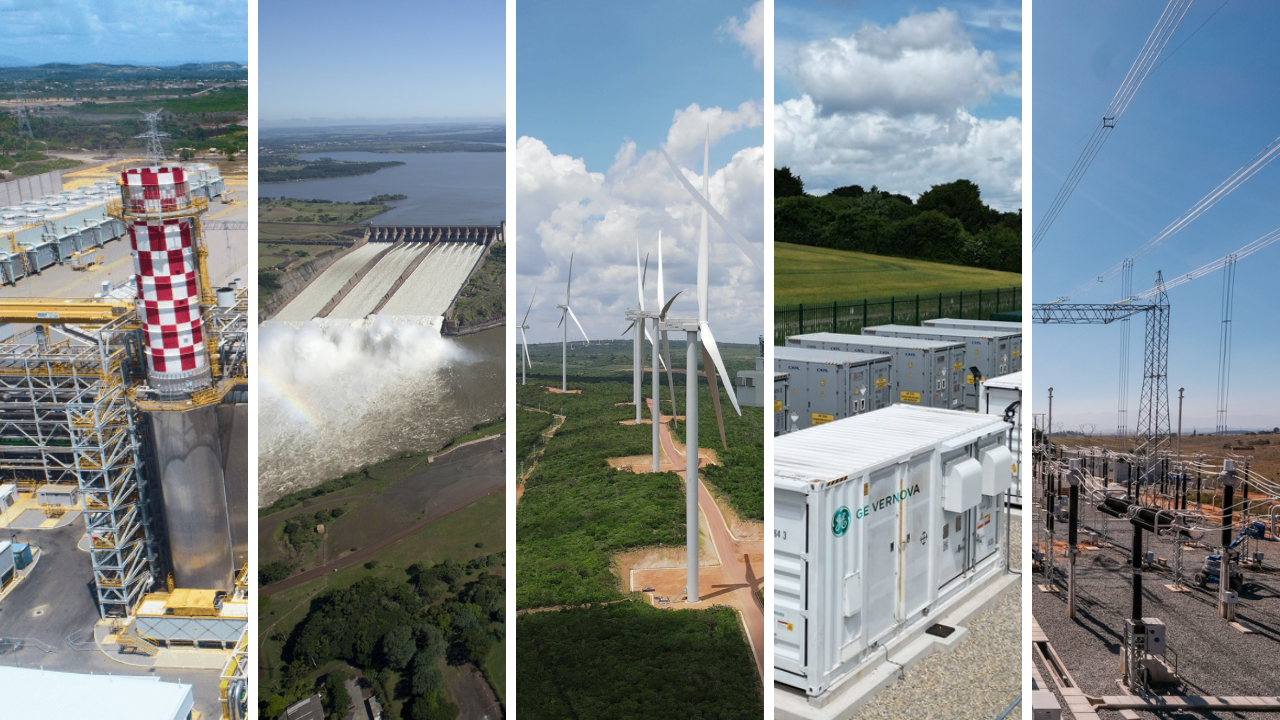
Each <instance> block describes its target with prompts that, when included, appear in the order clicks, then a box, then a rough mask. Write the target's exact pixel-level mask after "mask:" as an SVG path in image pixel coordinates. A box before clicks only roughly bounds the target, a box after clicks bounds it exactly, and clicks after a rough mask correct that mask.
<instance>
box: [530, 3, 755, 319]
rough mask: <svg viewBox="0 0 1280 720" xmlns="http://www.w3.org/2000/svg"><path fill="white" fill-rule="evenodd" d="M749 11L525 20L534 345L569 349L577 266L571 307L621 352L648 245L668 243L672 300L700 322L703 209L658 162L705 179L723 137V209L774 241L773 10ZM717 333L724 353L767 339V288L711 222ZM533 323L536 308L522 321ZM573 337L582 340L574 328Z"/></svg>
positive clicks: (562, 7)
mask: <svg viewBox="0 0 1280 720" xmlns="http://www.w3.org/2000/svg"><path fill="white" fill-rule="evenodd" d="M761 7H762V6H761V5H760V3H758V2H753V1H752V0H734V1H732V2H729V1H725V0H713V1H708V2H698V3H683V2H673V1H671V0H651V1H649V2H644V3H642V4H639V5H637V4H635V3H631V4H620V3H598V2H589V1H587V0H576V1H570V0H553V1H552V2H540V3H532V2H522V3H519V4H518V6H517V13H518V17H517V26H516V27H517V40H516V43H517V45H516V47H517V53H518V56H517V58H516V87H517V97H516V109H517V116H516V134H517V136H519V137H520V141H519V142H520V144H519V147H518V148H517V160H516V164H517V172H516V177H517V179H516V187H517V218H516V223H517V228H516V238H517V244H516V249H517V253H518V266H519V275H518V277H517V295H518V297H519V298H520V300H519V301H518V304H520V305H521V308H523V307H524V306H525V305H526V304H527V302H528V298H529V297H530V296H531V295H532V293H533V289H534V287H537V288H539V290H538V300H537V304H535V306H534V308H533V312H532V314H531V315H530V316H529V324H530V326H531V328H530V330H529V333H528V334H529V339H530V341H531V342H547V341H551V340H558V339H559V338H560V332H559V331H558V330H557V329H556V328H555V325H556V322H557V321H558V320H559V311H557V310H556V309H555V304H556V302H562V301H563V297H564V281H565V275H566V270H567V266H568V261H569V256H570V254H571V253H572V254H573V257H574V265H573V270H574V281H573V301H572V306H573V309H574V312H575V313H576V314H577V316H578V318H579V319H580V320H581V321H582V324H583V325H584V326H585V327H586V330H587V333H588V336H589V337H591V338H593V339H599V338H616V337H618V334H619V333H620V332H621V331H622V329H623V328H624V327H625V326H626V324H627V321H626V320H625V319H624V318H623V312H624V311H625V310H626V309H627V308H630V307H634V306H635V305H636V304H637V301H636V290H635V288H636V270H635V252H636V251H635V243H636V242H637V241H640V242H641V243H642V244H643V247H642V249H641V253H642V255H643V254H651V255H652V256H653V260H652V262H651V264H650V274H649V284H648V287H647V292H646V298H647V300H646V302H647V303H648V304H647V306H651V305H652V304H653V303H655V302H656V296H655V286H654V271H655V270H656V262H657V241H658V233H659V232H662V233H663V238H664V244H663V248H664V249H663V258H664V262H665V270H666V272H665V278H666V288H667V295H668V296H670V295H672V294H674V293H675V292H676V291H677V290H686V291H687V292H686V293H685V295H683V296H682V297H681V299H680V300H677V302H676V305H675V306H673V307H674V308H675V310H674V312H676V313H678V314H680V315H681V316H692V315H694V314H696V309H695V305H694V298H695V295H694V288H695V286H696V283H695V274H696V273H695V268H696V257H695V255H696V243H697V234H698V224H699V218H700V211H699V210H697V209H696V206H695V205H694V203H693V201H692V199H691V198H690V196H689V195H688V193H687V192H686V191H685V190H684V188H683V187H681V185H680V183H679V181H678V180H677V179H676V177H675V176H674V174H673V173H672V171H671V169H670V168H669V167H668V166H667V164H666V161H665V160H663V159H662V156H661V155H660V154H659V148H663V147H665V148H666V149H667V150H668V151H669V152H670V153H671V155H672V156H673V157H674V159H675V160H676V162H677V163H678V164H679V165H680V166H681V167H682V168H685V169H687V170H688V171H689V172H688V173H686V176H687V177H688V176H690V175H691V174H692V173H694V172H698V173H700V172H701V169H702V145H703V137H704V134H705V133H706V131H707V129H708V128H710V133H711V160H710V175H711V197H710V200H711V203H712V204H713V205H714V206H715V207H716V208H717V209H718V210H719V211H720V212H721V213H722V214H723V215H725V216H726V217H727V218H729V220H730V222H732V223H733V225H734V227H735V228H737V230H738V231H739V232H740V233H741V234H742V235H743V236H745V237H746V238H747V240H748V241H749V242H751V243H753V244H755V245H756V247H757V248H760V247H762V245H763V242H764V177H765V170H766V168H765V166H764V152H763V142H764V130H763V116H764V107H763V96H764V76H763V74H762V70H761V67H760V61H759V60H760V57H759V56H760V54H761V53H762V52H763V34H762V28H763V23H762V15H761V13H762V9H761ZM709 237H710V240H711V264H710V283H709V286H710V287H711V288H712V291H711V309H710V319H711V322H712V327H713V328H715V334H716V338H717V339H718V340H720V341H721V342H752V343H754V342H755V341H756V339H757V337H758V336H759V335H760V334H761V333H762V332H763V323H764V313H763V306H764V295H763V293H764V277H763V275H762V274H761V273H760V271H758V270H756V268H754V267H753V266H752V265H751V263H750V262H749V261H748V260H747V257H746V255H745V254H744V253H743V252H742V251H741V250H739V249H738V248H737V246H736V245H734V244H733V243H732V242H731V241H730V240H729V239H728V238H727V236H726V235H725V234H724V233H723V232H721V231H720V230H719V229H718V228H717V227H716V226H715V225H714V224H713V225H712V229H711V232H710V235H709ZM521 313H523V309H522V310H521ZM575 334H576V330H575Z"/></svg>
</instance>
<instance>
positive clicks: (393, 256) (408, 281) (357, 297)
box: [275, 223, 506, 323]
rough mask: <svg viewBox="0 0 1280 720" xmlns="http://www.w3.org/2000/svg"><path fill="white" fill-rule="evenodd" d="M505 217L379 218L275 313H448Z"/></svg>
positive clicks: (291, 317)
mask: <svg viewBox="0 0 1280 720" xmlns="http://www.w3.org/2000/svg"><path fill="white" fill-rule="evenodd" d="M505 229H506V228H505V223H504V224H502V225H492V226H418V225H413V226H378V225H370V226H368V227H367V228H366V231H365V235H364V237H362V238H361V239H360V240H359V241H358V242H357V243H356V244H355V245H353V246H352V247H351V248H349V249H348V250H347V251H346V252H345V253H344V254H342V255H341V256H340V257H338V258H337V259H336V260H334V261H333V262H332V263H331V264H330V265H329V266H328V267H327V268H325V269H324V270H323V271H322V272H320V273H319V274H318V275H316V276H315V277H313V278H312V279H311V281H310V282H309V283H307V285H306V286H305V287H303V288H302V289H301V290H300V291H299V292H298V293H297V295H295V296H294V297H293V299H292V300H290V301H289V302H288V304H286V305H285V306H284V307H283V308H281V310H280V311H279V312H278V313H277V314H276V316H275V319H276V320H280V321H284V322H296V323H301V322H305V321H307V320H311V319H314V318H334V319H346V320H361V319H363V318H366V317H368V316H370V315H392V316H406V317H433V316H440V315H444V314H445V312H446V311H448V309H449V307H450V305H452V304H453V301H454V298H456V297H457V295H458V292H459V291H461V290H462V288H463V287H464V286H465V285H466V283H467V279H468V278H470V277H471V273H472V272H473V271H474V270H475V269H476V268H477V267H478V266H479V265H480V261H481V260H482V259H483V258H484V256H485V255H486V254H487V253H488V251H489V248H490V247H492V245H493V243H495V242H503V241H504V238H505Z"/></svg>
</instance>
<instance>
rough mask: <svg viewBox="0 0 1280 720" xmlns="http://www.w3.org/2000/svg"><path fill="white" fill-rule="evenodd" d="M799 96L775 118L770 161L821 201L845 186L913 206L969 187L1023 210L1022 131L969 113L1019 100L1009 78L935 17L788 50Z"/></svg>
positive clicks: (954, 19)
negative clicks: (890, 195)
mask: <svg viewBox="0 0 1280 720" xmlns="http://www.w3.org/2000/svg"><path fill="white" fill-rule="evenodd" d="M790 73H791V76H792V79H793V81H794V83H795V85H796V87H797V88H798V89H799V90H801V92H802V94H801V96H800V97H798V98H793V99H790V100H786V101H784V102H782V103H781V104H779V105H778V106H776V107H775V110H774V143H775V156H776V163H777V165H778V166H779V167H782V166H787V167H790V168H791V169H792V171H794V172H796V173H797V174H798V175H800V176H801V177H802V178H803V179H804V181H805V189H806V190H807V191H808V192H811V193H815V194H822V193H825V192H827V191H830V190H832V189H834V188H836V187H841V186H844V185H851V184H854V183H857V184H861V185H864V186H868V185H871V184H875V185H878V186H879V187H880V188H881V189H884V190H890V191H893V192H901V193H905V194H908V195H913V196H918V195H919V194H920V193H922V192H924V191H925V190H928V189H929V187H930V186H931V185H935V184H938V183H943V182H950V181H952V180H955V179H957V178H966V179H969V180H972V181H974V182H976V183H978V185H979V187H981V188H982V191H983V197H984V199H985V200H986V201H987V202H988V203H989V204H991V205H993V206H994V207H997V208H1000V209H1002V210H1014V209H1017V208H1018V207H1021V204H1022V121H1021V120H1020V119H1019V118H1018V117H1007V118H981V117H977V116H976V115H975V114H974V113H973V112H972V108H974V107H976V106H979V105H982V104H985V103H987V102H989V101H990V100H991V98H992V97H993V96H995V95H1007V96H1017V95H1018V94H1019V93H1020V85H1021V81H1020V80H1019V75H1018V73H1017V72H1009V73H1002V72H1001V70H1000V64H999V61H998V59H997V57H996V55H995V54H994V53H992V52H990V51H983V50H979V49H978V48H977V47H976V46H975V45H974V44H973V41H972V40H971V39H970V38H969V37H968V36H967V35H966V34H965V32H964V29H963V26H962V24H961V21H960V19H959V17H958V16H957V15H956V14H955V13H954V12H952V11H950V10H946V9H942V10H938V11H936V12H932V13H926V14H920V15H909V16H907V17H904V18H902V19H901V20H899V21H898V22H897V23H895V24H892V25H888V26H884V27H881V26H876V25H873V24H869V23H868V24H864V25H863V26H862V27H861V28H859V29H858V30H857V31H856V32H854V33H853V34H852V35H849V36H842V37H834V38H827V39H820V40H814V41H810V42H807V43H804V44H801V45H799V46H798V47H797V49H796V50H795V53H794V57H793V60H792V62H791V69H790Z"/></svg>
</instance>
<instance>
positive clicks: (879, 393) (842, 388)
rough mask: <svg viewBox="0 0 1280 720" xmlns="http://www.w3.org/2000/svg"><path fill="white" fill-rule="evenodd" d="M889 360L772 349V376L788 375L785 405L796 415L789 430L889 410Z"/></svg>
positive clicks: (862, 354)
mask: <svg viewBox="0 0 1280 720" xmlns="http://www.w3.org/2000/svg"><path fill="white" fill-rule="evenodd" d="M890 360H891V358H890V357H889V356H888V355H880V354H872V353H842V352H832V351H829V350H809V349H807V348H792V347H777V348H774V352H773V369H774V372H780V373H786V374H787V375H789V376H790V380H789V388H788V392H787V400H788V401H787V402H786V403H784V404H785V405H786V406H787V410H788V411H789V412H793V413H796V414H798V415H799V416H800V417H799V420H797V422H796V424H795V427H794V428H788V429H789V430H803V429H805V428H807V427H812V426H814V425H822V424H823V423H829V422H832V421H834V420H839V419H841V418H847V417H851V416H853V415H858V414H860V413H865V412H870V411H872V410H878V409H880V408H883V407H888V406H889V404H890V403H891V402H892V400H891V399H890V394H891V393H892V391H893V388H892V387H891V382H890V378H889V376H890V373H891V372H892V367H891V364H890Z"/></svg>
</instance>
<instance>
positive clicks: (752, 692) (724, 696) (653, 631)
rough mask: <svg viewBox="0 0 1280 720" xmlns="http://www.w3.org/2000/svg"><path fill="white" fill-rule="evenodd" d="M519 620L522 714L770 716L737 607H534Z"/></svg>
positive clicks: (546, 717) (545, 718)
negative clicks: (538, 610)
mask: <svg viewBox="0 0 1280 720" xmlns="http://www.w3.org/2000/svg"><path fill="white" fill-rule="evenodd" d="M518 624H519V628H518V629H517V633H516V657H517V658H519V666H520V672H519V675H518V676H517V682H518V683H519V689H520V717H521V718H527V719H530V720H560V719H561V718H573V717H576V718H601V719H607V718H637V717H648V718H695V719H697V718H700V719H703V720H712V719H718V718H723V719H724V720H730V719H732V720H740V719H741V718H759V717H763V716H764V707H763V702H762V699H761V689H760V681H759V680H758V679H757V676H756V669H755V667H754V665H755V663H754V661H753V660H752V657H751V650H750V649H749V648H748V647H747V644H746V643H745V642H743V638H742V628H741V625H740V623H739V621H738V617H737V613H736V612H734V611H733V610H732V609H730V608H726V607H715V608H709V609H706V610H696V611H693V610H687V611H681V612H672V611H666V610H659V609H657V608H652V607H648V606H647V605H644V604H642V603H635V602H624V603H619V604H616V605H609V606H606V607H591V608H585V609H575V610H567V611H560V612H543V613H530V614H527V615H522V616H520V619H519V621H518ZM531 658H536V662H535V661H530V659H531Z"/></svg>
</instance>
